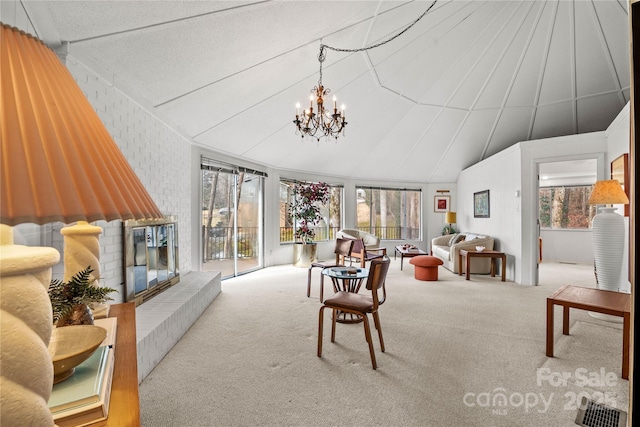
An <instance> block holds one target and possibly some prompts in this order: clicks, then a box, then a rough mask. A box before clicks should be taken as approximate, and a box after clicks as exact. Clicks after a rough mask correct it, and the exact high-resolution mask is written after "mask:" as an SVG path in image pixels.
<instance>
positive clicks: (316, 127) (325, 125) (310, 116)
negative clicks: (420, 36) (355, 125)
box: [293, 0, 437, 141]
mask: <svg viewBox="0 0 640 427" xmlns="http://www.w3.org/2000/svg"><path fill="white" fill-rule="evenodd" d="M436 2H437V0H433V3H431V5H430V6H429V7H428V8H427V10H425V11H424V13H423V14H422V15H420V16H419V17H418V18H417V19H416V20H414V21H413V22H412V23H411V24H409V25H408V26H407V27H406V28H404V29H403V30H402V31H400V32H399V33H397V34H396V35H394V36H392V37H390V38H388V39H386V40H384V41H381V42H379V43H376V44H373V45H370V46H366V47H362V48H359V49H342V48H337V47H331V46H327V45H325V44H321V45H320V53H319V54H318V62H319V63H320V76H319V79H318V86H315V87H314V88H313V89H311V96H310V97H309V100H310V102H309V109H308V110H303V111H302V112H301V111H300V104H299V103H298V104H296V118H295V120H294V121H293V124H295V125H296V135H298V134H299V135H300V136H301V137H302V139H303V140H304V137H305V136H310V137H312V138H315V139H316V140H318V141H320V138H322V137H326V138H327V139H328V138H329V137H331V138H335V139H336V141H337V140H338V136H339V135H340V133H342V135H343V136H344V128H345V126H347V121H346V120H345V116H344V105H342V106H341V107H340V111H338V106H337V104H336V102H337V100H336V97H335V95H334V97H333V111H331V109H329V108H327V109H325V104H324V101H325V97H326V96H327V95H328V94H329V93H330V92H331V90H330V89H329V88H325V87H324V86H323V85H322V63H323V62H324V60H325V58H326V49H331V50H334V51H338V52H352V53H353V52H362V51H365V50H369V49H373V48H374V47H378V46H382V45H383V44H386V43H389V42H390V41H391V40H393V39H395V38H396V37H399V36H400V35H402V34H404V33H405V32H406V31H407V30H408V29H409V28H411V27H413V26H414V25H415V24H416V23H417V22H418V21H419V20H421V19H422V18H423V17H424V16H425V15H426V14H427V13H428V12H429V11H430V10H431V8H433V6H435V4H436ZM314 98H315V101H316V108H315V111H314V109H313V100H314Z"/></svg>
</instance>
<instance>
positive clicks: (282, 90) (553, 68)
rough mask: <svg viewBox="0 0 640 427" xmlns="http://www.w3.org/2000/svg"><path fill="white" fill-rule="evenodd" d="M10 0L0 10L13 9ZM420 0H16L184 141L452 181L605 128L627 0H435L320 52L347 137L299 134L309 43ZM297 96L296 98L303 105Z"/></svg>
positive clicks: (622, 51)
mask: <svg viewBox="0 0 640 427" xmlns="http://www.w3.org/2000/svg"><path fill="white" fill-rule="evenodd" d="M6 3H8V2H6V1H3V2H2V5H3V8H4V10H5V11H7V10H10V9H9V8H8V7H7V5H6ZM431 3H432V0H425V1H422V0H416V1H401V0H392V1H368V0H357V1H208V0H200V1H175V2H174V1H85V0H73V1H58V0H56V1H44V2H36V1H24V0H23V1H22V2H21V3H20V7H24V10H26V13H27V15H28V16H29V18H30V20H31V24H32V25H33V31H34V32H35V33H36V35H37V36H38V37H40V38H42V39H43V40H45V42H47V43H49V44H50V45H52V46H55V45H57V44H59V43H60V42H68V43H69V49H70V52H71V53H72V54H73V52H82V54H83V55H86V56H87V57H89V58H91V59H92V60H93V61H95V62H96V63H97V64H99V65H100V67H102V68H103V69H104V70H107V71H108V72H109V73H111V74H113V76H114V79H115V80H116V81H118V82H122V83H123V84H125V85H126V86H128V87H130V88H133V89H134V91H135V92H136V93H138V94H139V95H140V96H142V97H143V98H145V99H146V100H147V101H148V102H149V103H150V104H151V105H153V107H154V108H155V109H157V110H158V112H160V113H161V114H162V115H163V116H165V117H168V118H169V119H170V120H171V121H172V122H173V123H175V124H176V125H177V126H178V127H179V128H181V129H182V130H183V131H184V132H185V133H186V134H188V135H189V136H190V137H191V138H192V139H193V141H194V142H195V143H197V144H200V145H202V146H205V147H210V148H212V149H214V150H216V151H219V152H222V153H226V154H229V155H232V156H235V157H242V158H246V159H249V160H251V161H254V162H258V163H261V164H265V165H269V166H272V167H275V168H279V169H285V170H297V171H310V172H314V173H319V174H322V175H334V176H349V177H353V178H357V179H372V180H384V181H408V182H454V181H455V180H456V178H457V175H458V173H459V172H460V170H462V169H464V168H465V167H468V166H470V165H472V164H475V163H477V162H479V161H481V160H482V159H485V158H487V157H489V156H491V155H493V154H495V153H497V152H499V151H501V150H503V149H505V148H507V147H509V146H511V145H512V144H515V143H517V142H520V141H526V140H530V139H538V138H546V137H552V136H561V135H569V134H576V133H584V132H591V131H600V130H604V129H606V127H607V126H608V125H609V124H610V123H611V121H612V120H613V119H614V117H615V116H616V115H617V114H618V113H619V112H620V110H621V109H622V108H623V107H624V105H625V104H626V103H627V101H628V100H629V84H630V83H629V37H628V13H627V2H626V1H623V0H574V1H571V0H548V1H542V0H536V1H527V0H512V1H499V0H488V1H479V0H473V1H460V0H454V1H451V0H449V1H444V0H438V1H437V3H436V4H435V5H434V6H433V8H432V9H431V11H430V12H429V13H428V14H426V15H425V17H424V18H423V19H421V20H419V21H418V22H417V23H416V24H415V25H414V26H413V27H411V28H410V29H408V30H407V31H406V32H404V33H403V34H402V35H400V36H399V37H398V38H396V39H394V40H392V41H390V42H388V43H386V44H383V45H381V46H379V47H376V48H373V49H369V50H365V51H361V52H338V51H333V50H329V51H328V52H327V57H326V60H325V62H324V65H323V74H322V81H323V83H324V85H325V87H328V88H330V89H331V92H332V94H335V95H336V96H337V97H338V102H339V103H344V104H345V105H346V117H347V121H348V126H347V127H346V135H345V136H344V137H343V136H341V137H340V138H339V139H338V140H337V142H336V141H335V140H328V141H326V140H324V139H323V140H320V141H319V142H318V141H316V140H315V139H312V140H310V139H305V140H302V139H301V138H300V136H299V135H296V132H295V128H294V125H293V123H292V120H293V119H294V115H295V104H296V102H300V103H306V102H308V97H309V91H310V90H311V89H312V88H313V87H314V86H315V85H317V83H318V78H319V75H318V74H319V73H318V71H319V62H318V59H317V56H318V53H319V50H320V44H321V43H324V44H326V45H329V46H332V47H336V48H343V49H351V50H353V49H359V48H363V47H367V46H370V45H373V44H376V43H378V42H382V41H385V40H387V39H389V38H390V37H392V36H394V35H395V34H397V33H399V32H401V31H402V30H403V29H405V28H406V27H407V26H408V25H410V24H411V23H412V22H413V21H415V20H416V18H418V17H419V16H420V15H421V14H423V12H424V11H425V10H427V9H428V8H429V6H430V5H431ZM303 105H304V104H303Z"/></svg>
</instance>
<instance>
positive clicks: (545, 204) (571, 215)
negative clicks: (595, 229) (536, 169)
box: [539, 185, 596, 229]
mask: <svg viewBox="0 0 640 427" xmlns="http://www.w3.org/2000/svg"><path fill="white" fill-rule="evenodd" d="M591 188H592V186H591V185H580V186H558V187H545V188H540V193H539V194H540V201H539V204H540V226H541V227H543V228H551V229H587V228H591V220H592V219H593V217H594V216H595V214H596V209H595V206H591V205H589V204H588V203H587V201H588V200H589V195H590V194H591Z"/></svg>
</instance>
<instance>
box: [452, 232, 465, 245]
mask: <svg viewBox="0 0 640 427" xmlns="http://www.w3.org/2000/svg"><path fill="white" fill-rule="evenodd" d="M465 240H467V236H466V235H464V234H460V235H458V237H456V240H454V241H453V244H454V245H455V244H456V243H460V242H464V241H465Z"/></svg>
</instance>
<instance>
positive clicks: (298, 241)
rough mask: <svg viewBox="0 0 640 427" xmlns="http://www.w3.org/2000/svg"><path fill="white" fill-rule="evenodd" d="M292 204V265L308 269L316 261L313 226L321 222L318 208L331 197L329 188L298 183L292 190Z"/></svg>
mask: <svg viewBox="0 0 640 427" xmlns="http://www.w3.org/2000/svg"><path fill="white" fill-rule="evenodd" d="M293 197H294V203H292V204H291V207H290V209H289V213H290V215H291V217H292V219H293V221H294V224H295V234H294V246H293V247H294V249H293V264H294V265H295V266H296V267H309V266H311V263H313V262H315V261H317V249H316V244H315V243H314V242H313V238H314V237H315V235H316V232H315V230H314V228H313V226H315V225H317V224H318V222H320V221H321V220H322V215H321V214H320V206H321V205H324V204H326V203H327V202H328V201H329V199H330V197H331V187H329V185H328V184H327V183H324V182H318V183H314V182H299V183H296V185H295V186H294V188H293Z"/></svg>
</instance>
